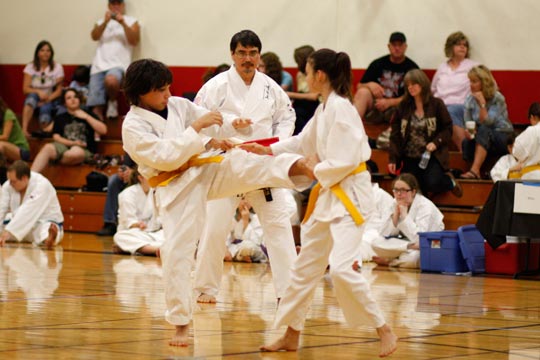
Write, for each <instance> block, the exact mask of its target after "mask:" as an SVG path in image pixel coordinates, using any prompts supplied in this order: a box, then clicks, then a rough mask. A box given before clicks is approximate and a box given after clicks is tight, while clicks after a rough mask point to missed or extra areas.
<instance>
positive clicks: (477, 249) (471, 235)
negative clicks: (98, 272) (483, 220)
mask: <svg viewBox="0 0 540 360" xmlns="http://www.w3.org/2000/svg"><path fill="white" fill-rule="evenodd" d="M458 237H459V247H460V248H461V254H462V256H463V258H464V259H465V262H466V263H467V267H468V268H469V271H471V272H472V273H473V274H479V273H484V272H486V255H485V248H484V236H483V235H482V234H481V233H480V231H478V229H477V228H476V226H475V225H463V226H461V227H459V228H458Z"/></svg>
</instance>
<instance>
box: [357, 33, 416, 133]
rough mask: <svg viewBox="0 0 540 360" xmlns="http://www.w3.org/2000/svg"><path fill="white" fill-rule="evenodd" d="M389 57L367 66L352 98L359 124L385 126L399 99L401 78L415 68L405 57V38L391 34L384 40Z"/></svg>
mask: <svg viewBox="0 0 540 360" xmlns="http://www.w3.org/2000/svg"><path fill="white" fill-rule="evenodd" d="M388 50H389V51H390V54H389V55H385V56H382V57H380V58H378V59H376V60H374V61H373V62H372V63H371V64H369V66H368V68H367V70H366V72H365V73H364V76H362V80H360V83H359V84H358V87H357V90H356V94H355V95H354V101H353V103H354V106H355V107H356V109H357V110H358V113H359V114H360V117H361V118H362V120H363V121H367V122H372V123H381V122H386V123H389V122H390V120H391V119H392V116H393V114H394V111H395V110H396V107H397V106H398V104H399V102H400V101H401V98H402V96H403V92H404V87H403V78H404V77H405V74H406V73H407V72H408V71H409V70H412V69H418V65H416V63H415V62H414V61H412V60H411V59H409V58H408V57H407V56H405V52H406V51H407V39H406V38H405V35H404V34H403V33H401V32H394V33H392V34H391V35H390V40H389V41H388Z"/></svg>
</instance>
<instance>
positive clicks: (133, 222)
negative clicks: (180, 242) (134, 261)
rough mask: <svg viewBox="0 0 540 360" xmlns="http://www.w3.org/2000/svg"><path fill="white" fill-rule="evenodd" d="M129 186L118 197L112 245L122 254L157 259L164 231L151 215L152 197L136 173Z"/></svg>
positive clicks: (133, 174) (152, 209)
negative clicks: (153, 256) (127, 253)
mask: <svg viewBox="0 0 540 360" xmlns="http://www.w3.org/2000/svg"><path fill="white" fill-rule="evenodd" d="M131 182H132V183H133V185H131V186H128V187H127V188H126V189H124V190H123V191H122V192H121V193H120V194H119V195H118V231H117V232H116V234H114V238H113V240H114V243H115V244H116V246H118V248H119V249H120V250H121V251H125V252H129V253H131V254H135V253H139V254H142V255H159V249H160V247H161V245H162V244H163V241H164V237H163V230H162V229H161V224H160V222H159V220H158V218H157V216H156V214H155V213H154V194H153V191H151V189H150V185H149V184H148V180H146V179H145V178H144V177H143V176H141V174H139V172H138V171H137V170H133V171H132V173H131Z"/></svg>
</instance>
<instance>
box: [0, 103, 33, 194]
mask: <svg viewBox="0 0 540 360" xmlns="http://www.w3.org/2000/svg"><path fill="white" fill-rule="evenodd" d="M0 156H2V157H4V160H7V161H9V162H13V161H15V160H24V161H28V160H29V159H30V145H28V141H27V140H26V137H25V136H24V133H23V131H22V129H21V125H19V121H18V120H17V117H16V116H15V113H14V112H13V111H12V110H11V109H10V108H9V107H8V106H7V104H6V102H5V101H4V99H2V97H1V96H0ZM3 180H5V179H3ZM3 183H4V182H3V181H2V184H3Z"/></svg>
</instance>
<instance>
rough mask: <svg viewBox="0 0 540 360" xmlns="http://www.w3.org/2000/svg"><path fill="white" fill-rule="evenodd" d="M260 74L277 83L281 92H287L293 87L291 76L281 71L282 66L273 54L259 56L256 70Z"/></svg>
mask: <svg viewBox="0 0 540 360" xmlns="http://www.w3.org/2000/svg"><path fill="white" fill-rule="evenodd" d="M257 69H258V70H259V71H260V72H262V73H265V74H266V75H268V76H270V77H271V78H272V79H273V80H274V81H275V82H277V83H278V84H279V85H281V87H282V88H283V90H285V91H289V90H292V87H293V79H292V75H291V74H289V73H288V72H287V71H285V70H283V65H282V64H281V60H280V59H279V56H277V55H276V54H275V53H273V52H266V53H264V54H262V55H261V60H260V61H259V66H258V68H257Z"/></svg>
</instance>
